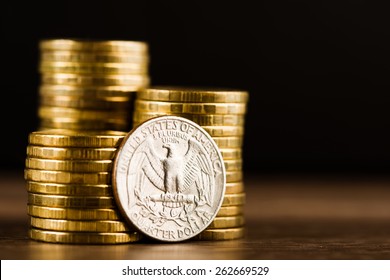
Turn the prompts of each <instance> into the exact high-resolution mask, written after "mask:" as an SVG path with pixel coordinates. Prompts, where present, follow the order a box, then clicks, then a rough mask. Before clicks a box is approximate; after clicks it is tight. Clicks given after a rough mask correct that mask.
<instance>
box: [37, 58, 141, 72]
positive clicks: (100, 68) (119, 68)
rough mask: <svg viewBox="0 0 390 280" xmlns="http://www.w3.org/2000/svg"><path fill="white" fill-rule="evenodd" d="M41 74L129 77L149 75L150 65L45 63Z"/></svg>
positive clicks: (41, 66) (40, 67) (40, 68)
mask: <svg viewBox="0 0 390 280" xmlns="http://www.w3.org/2000/svg"><path fill="white" fill-rule="evenodd" d="M39 71H40V72H41V73H70V74H102V75H128V74H130V75H131V74H143V75H145V74H147V73H148V65H142V64H139V63H132V64H130V63H126V64H125V63H79V62H62V61H58V62H57V61H56V62H43V61H41V62H40V64H39Z"/></svg>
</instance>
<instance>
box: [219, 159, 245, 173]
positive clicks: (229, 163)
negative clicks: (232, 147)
mask: <svg viewBox="0 0 390 280" xmlns="http://www.w3.org/2000/svg"><path fill="white" fill-rule="evenodd" d="M223 163H224V164H225V169H226V171H242V159H230V160H228V159H224V160H223Z"/></svg>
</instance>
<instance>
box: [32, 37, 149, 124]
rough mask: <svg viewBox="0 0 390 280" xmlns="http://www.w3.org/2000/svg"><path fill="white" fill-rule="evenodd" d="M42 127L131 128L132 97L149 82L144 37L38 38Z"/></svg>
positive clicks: (39, 114)
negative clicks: (100, 39) (133, 38)
mask: <svg viewBox="0 0 390 280" xmlns="http://www.w3.org/2000/svg"><path fill="white" fill-rule="evenodd" d="M39 47H40V60H39V72H40V74H41V85H40V88H39V98H40V99H39V108H38V117H39V121H40V123H39V129H40V130H43V129H53V128H60V129H77V130H119V131H129V129H130V128H131V122H132V101H133V99H134V94H135V92H136V91H137V90H139V89H142V88H145V87H147V86H148V85H149V83H150V77H149V73H148V65H149V55H148V44H147V43H146V42H142V41H91V40H72V39H47V40H42V41H40V44H39Z"/></svg>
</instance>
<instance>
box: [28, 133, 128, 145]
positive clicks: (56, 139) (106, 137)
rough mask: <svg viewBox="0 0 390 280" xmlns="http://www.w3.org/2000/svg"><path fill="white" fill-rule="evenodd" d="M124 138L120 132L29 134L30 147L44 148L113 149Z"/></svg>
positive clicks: (123, 134)
mask: <svg viewBox="0 0 390 280" xmlns="http://www.w3.org/2000/svg"><path fill="white" fill-rule="evenodd" d="M125 136H126V132H121V131H73V130H62V129H57V130H55V129H51V130H45V131H33V132H31V133H30V134H29V137H28V142H29V144H30V145H39V146H46V147H79V148H80V147H88V148H93V147H96V148H113V147H118V146H119V144H120V143H121V142H122V140H123V138H124V137H125Z"/></svg>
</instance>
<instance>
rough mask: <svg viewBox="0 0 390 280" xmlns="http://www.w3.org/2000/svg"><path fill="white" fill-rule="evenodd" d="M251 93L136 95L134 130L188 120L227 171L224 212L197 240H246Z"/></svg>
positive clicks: (173, 90) (153, 91)
mask: <svg viewBox="0 0 390 280" xmlns="http://www.w3.org/2000/svg"><path fill="white" fill-rule="evenodd" d="M248 99H249V93H248V92H247V91H241V90H231V89H196V88H179V87H165V86H160V87H158V86H154V87H150V88H146V89H143V90H140V91H138V92H137V97H136V99H135V103H134V114H133V126H134V127H135V126H136V125H138V124H140V123H142V122H143V121H145V120H148V119H150V118H153V117H156V116H162V115H176V116H181V117H185V118H188V119H190V120H192V121H194V122H196V123H197V124H199V125H200V126H201V127H202V128H204V129H205V130H206V131H207V132H208V133H209V134H210V135H211V136H212V138H213V139H214V141H215V142H216V144H217V145H218V147H219V149H220V152H221V154H222V156H223V159H224V163H225V168H226V182H227V183H226V192H225V197H224V201H223V204H222V208H221V209H220V211H219V212H218V214H217V217H216V218H215V219H214V220H213V222H212V223H211V225H210V226H209V227H208V228H207V229H206V230H204V231H203V232H202V233H201V234H199V235H198V236H197V237H196V238H197V239H200V240H228V239H238V238H242V237H243V236H244V230H245V228H244V225H245V219H244V205H245V190H244V178H243V158H242V148H243V137H244V121H245V114H246V105H247V102H248Z"/></svg>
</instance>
